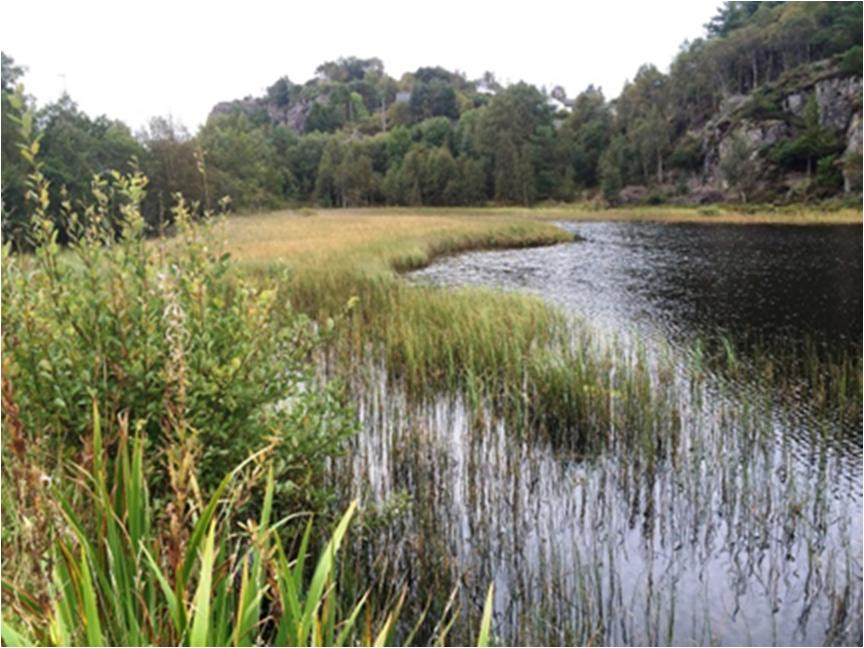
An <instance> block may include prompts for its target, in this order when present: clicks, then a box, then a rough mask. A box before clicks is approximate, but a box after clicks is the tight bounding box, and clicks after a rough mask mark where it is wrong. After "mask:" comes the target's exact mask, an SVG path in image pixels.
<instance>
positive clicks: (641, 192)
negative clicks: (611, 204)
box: [618, 185, 648, 205]
mask: <svg viewBox="0 0 864 648" xmlns="http://www.w3.org/2000/svg"><path fill="white" fill-rule="evenodd" d="M618 197H619V200H620V201H621V202H622V203H625V204H631V205H632V204H640V203H644V202H645V199H646V198H647V197H648V188H647V187H645V186H643V185H627V186H626V187H624V188H623V189H621V193H620V194H619V196H618Z"/></svg>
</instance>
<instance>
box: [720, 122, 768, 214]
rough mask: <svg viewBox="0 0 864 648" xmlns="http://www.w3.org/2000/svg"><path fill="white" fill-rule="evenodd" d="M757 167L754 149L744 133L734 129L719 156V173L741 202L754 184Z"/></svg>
mask: <svg viewBox="0 0 864 648" xmlns="http://www.w3.org/2000/svg"><path fill="white" fill-rule="evenodd" d="M758 169H759V167H758V164H757V162H756V150H755V149H754V148H753V145H752V144H751V143H750V140H749V139H747V136H746V135H745V134H744V133H742V132H741V131H736V132H735V133H734V134H733V135H732V137H731V138H730V140H729V145H728V146H727V147H726V149H725V151H724V152H723V154H722V156H721V158H720V173H721V174H722V175H723V178H724V179H725V180H726V182H727V183H728V184H729V186H730V187H731V188H732V189H735V190H736V191H737V192H738V195H739V197H740V198H741V202H743V203H746V202H747V197H748V194H749V193H750V191H751V190H752V188H753V187H754V186H755V183H756V174H757V172H758Z"/></svg>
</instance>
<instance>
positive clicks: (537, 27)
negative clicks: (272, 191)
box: [0, 0, 720, 132]
mask: <svg viewBox="0 0 864 648" xmlns="http://www.w3.org/2000/svg"><path fill="white" fill-rule="evenodd" d="M719 4H720V1H719V0H687V1H683V0H679V1H677V2H657V1H654V2H608V1H607V2H603V1H602V0H593V1H590V2H589V1H582V2H579V1H578V0H569V1H566V2H565V1H561V2H550V1H547V0H531V1H525V0H521V1H520V2H513V3H506V2H504V1H502V0H498V1H494V2H493V1H488V2H473V3H472V2H469V1H468V0H461V1H460V0H427V1H423V2H408V1H407V0H402V1H393V2H389V1H387V2H380V1H377V0H376V1H373V0H367V1H364V0H354V1H352V2H342V1H331V0H317V1H316V0H303V1H302V2H286V1H282V2H279V1H272V2H259V1H257V0H245V1H237V0H234V2H230V3H228V2H226V3H221V2H211V3H192V2H183V1H182V0H174V1H173V2H169V1H164V0H149V1H147V2H134V3H133V2H123V1H120V0H114V1H113V2H108V1H105V2H95V1H86V2H82V1H75V2H72V1H69V0H67V1H66V2H47V1H43V0H29V1H27V2H21V1H17V2H7V3H4V7H3V9H2V14H0V15H2V27H0V47H2V49H3V51H4V52H5V53H6V54H7V55H11V56H12V57H13V58H14V59H15V61H16V63H18V64H20V65H23V66H25V67H26V68H27V70H28V72H27V75H26V76H25V79H24V82H25V85H26V90H27V92H28V93H29V94H32V95H35V97H36V98H37V100H38V102H39V104H40V105H44V104H45V103H47V102H49V101H52V100H54V99H56V98H57V97H58V96H59V94H60V93H61V92H62V91H63V89H64V88H65V89H66V90H67V91H68V92H69V94H70V95H71V96H72V98H73V99H74V100H75V101H77V102H78V104H79V105H80V106H81V108H82V109H84V110H85V111H86V112H87V113H89V114H91V115H94V116H95V115H97V114H106V115H108V116H109V117H113V118H119V119H122V120H123V121H125V122H126V123H127V124H129V125H130V126H131V127H132V128H133V129H136V130H137V129H138V128H139V127H140V126H142V125H143V124H145V123H146V122H147V120H148V119H149V118H150V117H152V116H154V115H166V114H172V115H174V116H175V118H178V119H179V120H180V121H182V122H183V123H184V124H186V125H187V126H188V127H189V128H190V130H192V131H193V132H194V130H195V129H196V128H197V127H198V126H199V125H200V124H201V123H202V122H203V121H204V120H205V119H206V117H207V113H208V112H209V111H210V108H211V107H212V106H213V105H214V104H215V103H217V102H219V101H223V100H227V99H234V98H239V97H243V96H246V95H260V94H262V93H263V92H264V89H265V88H266V87H267V86H268V85H270V84H271V83H273V81H275V80H276V79H277V78H279V77H280V76H282V75H285V74H287V75H288V76H289V77H290V78H291V80H292V81H294V82H297V83H300V82H303V81H306V80H307V79H309V78H310V77H311V76H313V75H314V72H315V68H316V67H317V66H318V65H319V64H320V63H322V62H323V61H327V60H333V59H336V58H338V57H340V56H358V57H363V58H365V57H371V56H377V57H378V58H380V59H381V60H382V61H383V62H384V66H385V69H386V71H387V72H388V73H389V74H390V75H391V76H394V77H396V78H399V77H400V76H401V75H402V73H403V72H406V71H413V70H415V69H416V68H418V67H420V66H424V65H441V66H443V67H445V68H447V69H451V70H460V71H462V72H465V73H466V74H467V75H468V77H469V78H472V79H473V78H477V77H479V76H480V75H482V74H483V72H484V71H486V70H491V71H493V72H494V73H495V74H496V76H497V77H498V79H499V80H500V81H504V82H516V81H519V80H524V81H528V82H530V83H533V84H535V85H537V86H543V85H545V86H547V87H548V88H550V89H551V88H552V87H553V86H554V85H556V84H560V85H562V86H564V88H565V89H566V90H567V93H568V95H570V96H573V95H575V94H577V93H578V92H580V91H581V90H583V89H584V88H585V87H586V86H587V85H588V84H590V83H593V84H595V85H600V86H602V88H603V90H604V92H605V93H606V96H607V97H608V98H612V97H615V96H616V95H617V94H618V92H619V91H620V89H621V86H622V85H623V84H624V82H625V80H626V79H632V78H633V75H634V74H635V73H636V70H637V69H638V67H639V65H641V64H642V63H649V62H650V63H654V64H655V65H657V66H658V67H660V68H661V69H663V70H666V69H667V68H668V65H669V63H670V62H671V60H672V58H673V57H674V56H675V53H676V52H677V51H678V48H679V47H680V45H681V43H682V42H683V41H684V40H685V39H691V40H692V39H694V38H697V37H699V36H701V35H703V31H704V30H703V27H702V26H703V25H704V23H706V22H707V21H708V19H709V18H710V17H711V16H712V15H713V14H714V13H715V10H716V8H717V6H718V5H719Z"/></svg>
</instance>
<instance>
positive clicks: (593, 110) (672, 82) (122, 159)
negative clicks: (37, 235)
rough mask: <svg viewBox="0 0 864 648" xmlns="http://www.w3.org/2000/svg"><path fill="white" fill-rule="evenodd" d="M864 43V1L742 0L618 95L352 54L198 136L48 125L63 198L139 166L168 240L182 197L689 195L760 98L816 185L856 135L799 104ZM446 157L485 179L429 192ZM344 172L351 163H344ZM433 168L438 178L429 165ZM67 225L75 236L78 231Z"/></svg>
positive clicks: (787, 158) (16, 172) (853, 62)
mask: <svg viewBox="0 0 864 648" xmlns="http://www.w3.org/2000/svg"><path fill="white" fill-rule="evenodd" d="M861 39H862V19H861V11H860V3H856V2H830V3H829V2H811V3H799V2H762V3H752V2H727V3H724V4H723V5H722V6H721V7H720V8H719V9H718V12H717V14H716V16H714V17H713V18H712V19H711V21H710V22H709V23H708V24H707V25H706V35H705V37H702V38H696V39H694V40H693V41H691V42H686V43H684V44H683V45H682V47H681V49H680V51H679V52H678V54H677V56H676V57H675V58H674V60H673V61H672V64H671V65H670V67H669V70H668V72H666V71H661V70H659V69H657V68H656V67H655V66H653V65H643V66H641V67H640V68H639V69H638V70H637V71H636V74H635V76H634V77H633V79H632V81H631V82H628V83H626V84H625V86H624V88H623V89H622V91H621V93H620V95H619V96H618V97H617V98H616V99H614V100H612V101H609V100H607V99H606V98H605V97H604V96H603V93H602V92H601V91H600V90H599V89H598V88H596V87H594V86H589V87H588V88H586V89H585V90H584V91H583V92H581V93H579V94H578V95H577V96H576V98H575V99H573V100H569V99H568V98H567V96H566V92H564V91H563V88H561V87H556V88H554V89H553V90H552V92H551V93H547V92H546V91H545V90H542V91H541V90H539V89H537V88H536V87H534V86H530V85H528V84H525V83H517V84H513V85H510V86H508V87H505V86H503V85H502V84H500V83H498V82H497V81H496V80H495V77H494V75H493V74H492V73H488V72H487V73H485V74H484V75H483V76H482V77H480V78H478V79H474V80H470V79H468V78H466V77H465V76H464V75H463V74H461V73H458V72H451V71H448V70H446V69H444V68H441V67H421V68H418V69H417V70H415V71H414V72H411V73H407V74H405V75H403V77H402V78H401V79H398V80H397V79H395V78H393V77H391V76H389V75H388V74H387V73H386V72H385V69H384V65H383V63H382V62H381V60H379V59H377V58H356V57H348V58H340V59H338V60H335V61H328V62H325V63H323V64H322V65H321V66H319V67H318V68H317V70H316V76H315V78H313V79H310V80H308V81H307V82H305V83H303V84H302V85H301V84H295V83H293V82H292V81H291V80H290V79H289V78H287V77H281V78H279V79H277V80H276V81H275V82H274V83H273V84H272V85H271V86H269V87H268V88H267V90H266V93H265V94H264V95H263V96H261V97H257V98H255V97H247V98H245V99H243V100H239V101H235V102H228V103H226V104H220V105H219V107H218V110H217V109H214V111H213V113H212V114H211V116H210V118H209V119H208V121H207V123H206V124H205V126H204V127H203V128H202V129H201V130H200V131H199V132H198V133H196V134H194V136H192V137H190V136H189V135H187V134H186V133H184V131H183V129H182V127H180V126H179V125H176V124H173V123H172V122H171V121H170V119H161V120H154V122H152V123H151V125H150V127H149V129H147V130H145V131H144V132H143V133H141V135H140V136H139V137H137V138H135V137H132V136H131V133H130V132H129V129H128V128H126V127H125V126H123V125H122V124H120V123H119V122H116V121H112V120H109V119H107V118H105V117H97V118H95V119H91V118H90V117H88V116H87V115H85V114H83V113H82V112H81V111H80V110H78V108H77V107H76V106H75V104H74V102H72V101H71V99H69V98H68V97H64V98H61V100H59V101H58V102H55V103H54V104H52V105H50V106H47V107H45V108H44V109H43V110H42V111H41V112H40V119H39V120H37V123H36V126H35V128H36V131H37V134H38V135H39V137H41V138H42V149H43V151H42V155H43V159H44V160H45V175H46V176H47V177H48V178H49V181H50V182H51V192H52V198H53V199H55V200H57V199H59V198H60V197H61V194H62V195H63V196H64V197H67V198H68V199H70V200H71V201H72V202H73V203H74V202H76V201H81V200H86V198H87V196H88V192H89V183H90V177H91V176H92V175H93V174H94V173H98V172H101V171H104V170H105V169H111V168H117V169H120V170H122V171H125V172H130V171H132V170H133V168H135V165H134V164H133V163H131V158H133V157H134V158H135V160H137V163H138V164H139V165H140V168H142V169H143V170H144V171H145V173H147V175H148V176H149V177H150V181H151V182H150V185H149V187H150V193H149V195H148V196H147V198H146V199H145V202H144V205H143V207H142V209H143V212H144V215H145V218H146V220H147V222H148V226H149V228H150V229H151V231H158V229H159V228H160V227H164V226H170V225H171V218H172V217H171V212H170V204H171V196H172V195H173V194H174V193H176V192H182V193H183V194H184V195H185V196H187V198H188V199H189V201H190V209H191V210H192V211H193V212H196V213H201V212H203V211H204V210H205V209H208V208H209V209H212V208H213V207H214V204H215V201H216V200H217V199H218V198H219V197H221V196H223V195H229V196H230V197H231V199H232V201H233V204H234V206H235V207H237V208H238V209H240V210H244V211H246V210H254V209H262V208H273V207H279V206H283V205H285V204H298V203H306V204H311V203H321V204H326V205H334V206H337V205H338V206H343V207H351V206H358V205H375V204H403V205H421V204H426V205H452V204H455V202H454V201H465V202H463V203H461V204H482V203H486V202H488V201H494V202H496V203H502V204H521V205H530V204H533V203H534V202H542V201H549V200H552V201H570V200H573V199H574V198H575V196H576V195H577V193H578V192H582V193H584V192H586V191H587V192H588V193H592V192H596V191H598V190H599V191H600V192H603V193H604V194H605V195H606V196H607V199H608V198H610V197H613V196H614V194H616V191H617V189H615V188H614V187H616V186H617V187H618V188H619V189H620V187H623V186H627V185H635V184H639V185H650V186H652V187H653V186H654V185H663V184H666V183H667V182H668V181H669V178H668V177H667V176H668V170H669V169H674V170H676V171H677V172H678V173H677V174H676V177H677V179H678V180H679V186H681V187H685V186H687V185H688V183H687V179H686V178H685V179H684V180H681V177H682V176H683V175H694V174H696V173H697V172H698V171H699V169H700V166H701V163H702V160H703V157H704V156H705V155H706V154H707V153H708V151H703V150H702V144H701V142H702V140H703V139H704V138H702V137H699V134H700V131H702V129H703V128H705V127H706V125H707V124H708V123H709V120H711V119H712V118H713V117H715V116H717V115H718V113H722V112H723V111H725V110H726V108H725V107H724V101H726V100H727V99H728V98H730V97H733V96H735V95H749V98H748V100H747V101H745V102H744V104H743V105H742V106H739V107H738V108H736V109H733V110H732V111H731V113H730V114H729V117H730V118H731V120H732V128H736V127H737V126H738V125H739V122H740V121H741V120H742V119H745V118H747V119H751V120H756V121H758V120H763V119H782V120H784V121H785V122H787V123H788V124H790V125H791V126H792V127H793V128H792V132H793V136H792V137H791V138H784V139H783V140H781V141H780V142H779V143H778V144H777V146H776V147H775V148H774V150H772V151H771V152H769V153H768V155H767V156H766V158H765V159H767V160H768V161H770V162H773V163H774V164H775V165H776V166H777V169H775V170H776V171H780V172H785V171H790V170H805V169H806V170H807V171H808V173H809V174H810V175H811V176H812V174H813V171H814V170H815V165H816V163H817V161H818V160H819V159H821V158H823V157H826V156H828V155H836V154H838V153H839V152H840V148H842V147H841V146H840V142H839V139H838V136H842V135H843V134H842V133H833V132H832V133H827V132H821V133H820V132H817V131H816V130H815V129H813V128H812V127H811V126H810V125H809V122H807V119H805V120H803V122H802V120H801V119H800V118H799V117H796V116H795V115H794V114H792V112H791V111H790V108H789V106H788V105H786V102H785V97H787V96H788V95H789V94H790V93H791V92H795V93H804V94H806V95H810V96H812V95H813V92H812V90H811V89H812V87H813V84H814V83H816V82H818V81H819V80H821V79H828V78H834V77H837V76H838V75H839V76H841V77H842V76H844V75H846V76H848V75H856V76H858V75H860V74H861ZM3 66H4V67H3V69H4V72H3V77H4V80H3V109H2V112H3V129H4V132H7V133H9V132H12V133H14V131H15V127H14V120H15V119H16V118H17V117H16V115H18V114H19V112H20V110H21V108H20V107H16V106H17V105H18V104H20V106H21V107H24V106H25V104H26V103H27V102H26V101H25V100H24V99H23V97H22V99H21V100H20V101H18V102H16V101H15V100H14V99H13V96H14V87H15V84H16V83H17V82H18V80H19V79H20V76H21V74H22V69H21V68H20V67H18V66H16V65H15V64H14V61H12V59H10V58H9V57H8V56H5V54H4V64H3ZM553 99H555V101H553ZM562 104H563V108H562V109H561V110H558V109H557V108H553V105H554V106H559V107H561V106H562ZM556 111H557V112H556ZM804 122H807V123H804ZM823 130H824V129H823ZM831 137H834V138H835V139H834V140H831V139H830V138H831ZM334 139H335V140H338V141H339V144H338V148H339V150H340V151H343V152H344V155H340V156H336V157H334V155H335V153H336V151H335V148H332V147H331V151H330V153H331V154H330V155H329V157H328V158H327V159H325V160H324V163H323V164H322V156H323V154H324V149H325V146H326V145H327V143H328V142H330V141H331V140H334ZM613 141H615V142H616V144H615V147H616V149H615V150H614V151H611V152H610V149H611V148H612V142H613ZM18 143H19V142H16V141H15V136H14V135H12V136H11V137H10V136H7V137H6V138H4V140H3V209H4V219H3V237H4V240H11V239H12V238H14V237H16V236H17V240H18V241H19V242H20V241H21V240H22V238H23V237H22V232H23V231H24V230H26V228H27V223H26V222H22V220H26V217H27V212H26V210H25V209H24V204H23V196H24V193H25V186H24V185H25V177H26V172H22V170H21V166H20V163H19V162H18V160H17V150H16V149H17V144H18ZM334 146H336V145H334ZM439 148H444V149H447V150H448V151H449V153H450V155H451V156H452V158H453V160H454V161H455V162H456V165H457V166H458V167H460V169H462V168H464V169H467V170H469V171H470V175H469V176H468V177H467V178H462V177H460V178H458V179H457V180H456V181H454V183H452V184H451V189H450V190H448V191H446V192H445V191H443V190H442V189H441V188H440V187H438V188H432V189H428V190H427V189H425V188H420V189H417V187H416V180H417V178H418V177H420V176H424V175H427V176H432V177H436V178H438V177H441V176H442V173H443V175H446V174H447V172H446V169H445V170H444V171H443V172H442V171H441V169H444V167H448V166H452V165H450V164H449V162H448V160H447V159H446V156H444V155H443V154H439V153H436V154H435V156H433V155H432V153H431V151H434V150H436V149H439ZM697 149H698V150H697ZM411 151H414V152H415V155H414V157H413V158H412V159H411V160H409V167H410V168H408V169H403V168H402V167H403V162H404V161H405V160H406V158H407V157H408V156H409V153H410V152H411ZM337 157H338V162H334V161H335V160H336V158H337ZM432 157H436V159H435V160H434V161H432ZM419 159H422V160H424V162H422V163H419V162H418V160H419ZM709 159H712V160H713V156H712V157H710V158H709ZM343 160H349V161H350V168H349V162H346V163H345V166H344V167H342V168H341V169H340V168H339V166H338V165H339V164H342V162H343ZM613 161H615V162H616V163H617V164H618V167H617V168H616V169H614V171H613V169H612V164H613ZM334 164H335V166H334ZM411 165H413V166H411ZM430 165H431V166H435V167H436V170H435V171H434V172H433V171H431V170H429V169H426V170H425V171H424V170H423V168H424V167H426V166H430ZM355 167H356V168H355ZM437 167H441V169H437ZM319 172H322V173H323V174H324V175H323V177H322V178H319V177H318V174H319ZM775 175H776V176H777V177H778V178H779V176H780V175H782V173H777V174H775ZM481 176H482V177H481ZM769 176H770V174H769V175H766V181H768V182H769V183H770V182H774V180H772V179H771V178H769ZM847 176H848V173H847ZM846 184H847V186H845V187H844V190H850V189H851V187H852V186H853V185H854V183H846ZM337 185H341V186H339V187H337ZM457 185H459V186H457ZM831 186H835V185H831ZM826 187H827V185H826ZM838 191H839V190H838ZM445 194H446V195H445ZM196 204H197V208H196V207H195V205H196ZM58 227H59V228H60V238H61V241H62V240H65V235H66V234H65V226H64V225H63V224H62V223H58ZM16 233H17V234H16Z"/></svg>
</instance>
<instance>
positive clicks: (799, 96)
mask: <svg viewBox="0 0 864 648" xmlns="http://www.w3.org/2000/svg"><path fill="white" fill-rule="evenodd" d="M806 103H807V97H806V95H805V94H804V93H802V92H796V93H793V94H790V95H789V96H787V97H786V98H785V99H784V100H783V110H785V111H786V112H787V113H789V114H790V115H795V116H796V117H800V116H801V115H802V114H803V113H804V105H805V104H806Z"/></svg>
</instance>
